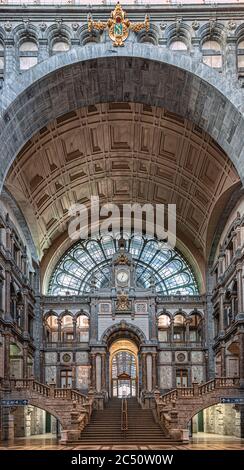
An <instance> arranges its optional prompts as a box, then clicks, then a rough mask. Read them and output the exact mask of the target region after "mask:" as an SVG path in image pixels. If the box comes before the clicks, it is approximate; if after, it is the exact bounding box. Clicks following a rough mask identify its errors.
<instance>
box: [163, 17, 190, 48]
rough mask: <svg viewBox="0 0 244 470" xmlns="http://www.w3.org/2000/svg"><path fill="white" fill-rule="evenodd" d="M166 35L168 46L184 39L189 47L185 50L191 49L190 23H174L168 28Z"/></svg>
mask: <svg viewBox="0 0 244 470" xmlns="http://www.w3.org/2000/svg"><path fill="white" fill-rule="evenodd" d="M165 36H166V38H167V45H168V47H169V46H170V44H171V43H173V42H174V41H182V42H183V43H184V44H185V45H186V47H187V51H184V52H189V51H190V48H191V39H192V29H191V28H190V26H189V25H188V24H186V23H182V22H180V23H179V24H178V23H173V24H172V25H170V26H169V27H168V28H167V29H166V31H165Z"/></svg>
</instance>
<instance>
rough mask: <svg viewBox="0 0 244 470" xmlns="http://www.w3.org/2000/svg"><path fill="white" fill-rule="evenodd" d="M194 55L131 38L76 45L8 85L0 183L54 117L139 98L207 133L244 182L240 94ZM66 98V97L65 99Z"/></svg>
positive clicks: (3, 111) (3, 113)
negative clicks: (119, 43)
mask: <svg viewBox="0 0 244 470" xmlns="http://www.w3.org/2000/svg"><path fill="white" fill-rule="evenodd" d="M229 85H230V84H229V83H228V82H227V81H226V80H224V79H223V78H221V77H220V76H219V74H218V73H217V72H216V71H214V70H211V69H210V68H209V67H207V66H205V65H204V64H200V63H199V64H196V63H195V62H194V61H193V60H192V58H191V57H190V56H187V55H186V54H180V53H176V52H175V53H172V52H171V51H168V50H165V49H162V48H159V47H157V46H153V45H148V44H147V45H145V44H136V43H131V42H128V43H127V45H126V46H125V47H124V48H117V49H116V50H115V49H111V45H110V43H106V44H96V45H90V46H89V47H76V48H72V49H71V50H70V51H68V52H66V53H64V54H58V55H55V56H53V57H51V58H49V59H47V60H46V61H43V62H42V63H41V64H38V65H37V66H35V67H33V68H32V69H30V70H28V71H27V72H25V73H24V74H23V76H22V77H21V79H20V80H19V81H18V83H16V79H15V77H13V79H12V80H10V81H9V82H8V83H6V84H5V85H4V89H3V94H2V97H1V119H0V126H1V130H2V132H1V149H2V152H1V162H0V163H1V164H0V168H1V173H0V182H1V185H0V188H1V187H2V183H3V181H4V179H5V176H6V174H7V171H8V169H9V167H10V165H11V163H12V162H13V161H14V159H15V158H16V156H17V154H18V152H19V151H20V149H21V148H22V147H23V146H24V145H25V144H26V142H27V141H28V140H29V139H30V138H31V137H32V136H33V135H34V134H35V133H36V132H37V131H39V130H40V129H42V128H43V127H45V126H46V125H47V124H48V123H49V122H50V121H52V120H53V119H55V118H57V117H58V116H62V115H64V114H67V113H69V112H71V111H72V110H74V109H77V108H80V107H82V106H87V105H92V104H95V103H98V102H100V103H102V102H114V101H117V102H118V101H120V102H123V101H124V102H128V101H134V102H141V103H143V104H149V105H155V106H159V107H165V108H166V109H168V110H169V111H170V112H174V113H177V114H179V115H180V116H182V117H185V118H187V119H189V120H190V121H192V122H194V123H195V124H196V125H197V126H199V127H201V128H202V129H203V130H204V131H206V132H207V133H209V134H210V135H211V137H212V138H213V139H215V141H216V142H217V144H218V145H219V146H221V147H222V148H223V150H224V151H225V152H226V153H227V155H228V156H229V158H230V159H231V160H232V162H233V163H234V165H235V166H236V169H237V171H238V172H239V175H240V177H242V178H243V180H244V165H243V161H244V148H243V146H242V140H241V138H240V136H241V135H243V133H244V115H243V113H244V105H243V99H242V92H241V90H240V89H238V88H237V85H235V84H233V83H232V88H230V86H229ZM60 97H62V99H60Z"/></svg>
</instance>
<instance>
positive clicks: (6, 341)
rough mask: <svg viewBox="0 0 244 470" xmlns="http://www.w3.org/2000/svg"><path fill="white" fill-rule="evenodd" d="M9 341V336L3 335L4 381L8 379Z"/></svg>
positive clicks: (8, 334) (7, 334)
mask: <svg viewBox="0 0 244 470" xmlns="http://www.w3.org/2000/svg"><path fill="white" fill-rule="evenodd" d="M10 340H11V334H10V333H8V332H7V333H4V379H5V380H8V379H9V378H10Z"/></svg>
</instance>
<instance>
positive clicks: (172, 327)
mask: <svg viewBox="0 0 244 470" xmlns="http://www.w3.org/2000/svg"><path fill="white" fill-rule="evenodd" d="M169 341H170V342H171V343H172V342H173V341H174V319H173V318H172V319H171V320H170V336H169Z"/></svg>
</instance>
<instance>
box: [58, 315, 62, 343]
mask: <svg viewBox="0 0 244 470" xmlns="http://www.w3.org/2000/svg"><path fill="white" fill-rule="evenodd" d="M57 323H58V342H59V343H61V341H62V338H61V327H62V320H61V318H58V321H57Z"/></svg>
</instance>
